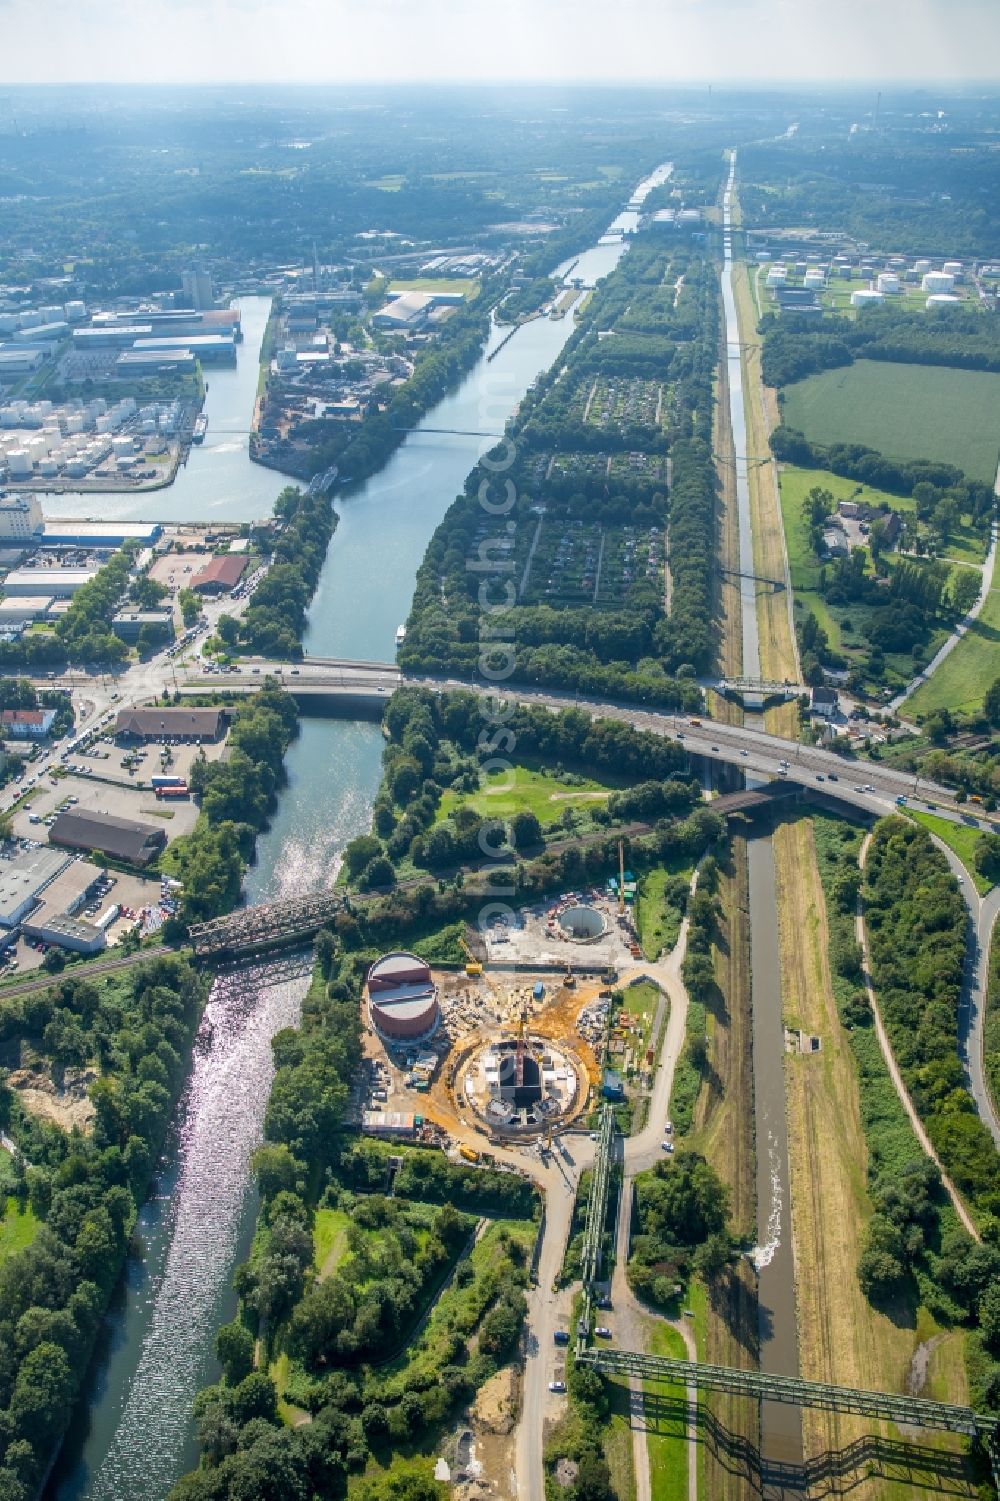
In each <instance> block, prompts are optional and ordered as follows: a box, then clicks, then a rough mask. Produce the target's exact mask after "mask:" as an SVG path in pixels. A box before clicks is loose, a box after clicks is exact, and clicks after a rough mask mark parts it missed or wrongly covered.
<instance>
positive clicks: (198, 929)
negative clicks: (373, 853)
mask: <svg viewBox="0 0 1000 1501" xmlns="http://www.w3.org/2000/svg"><path fill="white" fill-rule="evenodd" d="M347 905H348V899H347V896H346V894H345V893H343V892H337V891H319V892H314V893H312V894H310V895H307V896H297V897H292V898H290V899H289V900H287V901H283V902H264V903H261V905H260V906H257V907H238V908H237V910H236V911H235V912H230V913H228V914H227V915H226V916H225V917H215V918H213V919H212V920H211V922H202V923H193V924H192V925H191V927H190V928H189V930H188V931H189V933H190V936H191V943H192V945H193V947H194V951H195V955H196V956H197V958H199V959H213V958H221V957H224V956H229V955H237V954H252V953H255V952H258V951H260V950H262V949H270V948H277V947H279V946H281V945H283V944H287V943H297V942H299V941H301V940H302V939H305V938H315V936H316V934H317V933H318V932H319V930H320V928H323V927H325V926H326V925H327V923H329V922H332V920H333V919H334V918H335V917H336V915H337V913H338V912H343V911H344V910H345V909H346V907H347Z"/></svg>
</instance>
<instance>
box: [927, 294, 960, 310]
mask: <svg viewBox="0 0 1000 1501" xmlns="http://www.w3.org/2000/svg"><path fill="white" fill-rule="evenodd" d="M961 300H962V299H961V297H956V296H955V294H954V292H934V293H933V294H932V295H931V296H930V297H928V299H927V302H926V304H925V306H926V307H953V306H954V305H955V303H956V302H961Z"/></svg>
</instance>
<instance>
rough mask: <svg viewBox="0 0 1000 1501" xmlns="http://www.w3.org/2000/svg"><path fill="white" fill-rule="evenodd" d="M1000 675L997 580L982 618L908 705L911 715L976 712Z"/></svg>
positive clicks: (975, 622) (969, 630) (976, 621)
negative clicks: (940, 710) (938, 712)
mask: <svg viewBox="0 0 1000 1501" xmlns="http://www.w3.org/2000/svg"><path fill="white" fill-rule="evenodd" d="M997 677H1000V588H998V587H997V584H996V582H994V586H993V588H992V589H991V590H990V592H989V594H988V595H987V596H986V603H985V604H984V605H983V608H982V611H981V613H980V615H979V617H978V619H976V620H974V621H973V622H972V625H971V626H970V627H969V629H968V630H967V631H966V633H965V635H964V636H963V637H962V639H961V641H960V642H959V643H958V645H957V646H956V647H955V649H954V651H953V652H951V653H950V654H949V655H948V656H947V657H945V659H944V661H943V662H942V663H941V666H940V667H939V668H938V669H937V671H936V672H934V673H932V675H931V676H930V677H929V678H928V679H927V682H926V683H922V684H921V686H920V687H919V688H918V689H917V691H916V693H915V694H914V695H913V697H912V698H911V699H910V700H909V702H908V703H907V705H906V712H907V714H912V715H914V716H915V717H916V718H917V719H922V718H924V717H926V715H928V714H933V713H934V711H935V709H950V710H951V711H952V713H955V712H960V713H962V714H974V713H976V712H977V711H978V710H979V709H981V708H982V706H983V695H984V694H985V692H986V690H987V688H988V687H989V686H990V684H991V683H992V682H993V680H994V678H997Z"/></svg>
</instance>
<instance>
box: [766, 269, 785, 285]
mask: <svg viewBox="0 0 1000 1501" xmlns="http://www.w3.org/2000/svg"><path fill="white" fill-rule="evenodd" d="M787 275H788V273H787V272H786V270H785V268H784V266H772V267H771V269H770V271H769V272H768V273H767V282H766V285H767V286H769V287H783V286H784V285H785V279H786V277H787Z"/></svg>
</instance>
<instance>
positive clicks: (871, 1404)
mask: <svg viewBox="0 0 1000 1501" xmlns="http://www.w3.org/2000/svg"><path fill="white" fill-rule="evenodd" d="M576 1361H577V1364H578V1365H585V1366H590V1367H591V1368H592V1369H594V1370H596V1371H600V1373H601V1375H603V1376H637V1377H639V1378H641V1379H642V1380H644V1381H661V1382H664V1383H669V1384H671V1385H677V1386H680V1387H688V1386H697V1387H701V1388H702V1390H705V1391H714V1392H730V1393H735V1394H736V1395H737V1396H744V1397H753V1398H755V1399H757V1400H760V1401H767V1402H787V1403H789V1404H790V1405H791V1406H793V1407H814V1408H820V1409H822V1410H824V1411H826V1412H845V1413H856V1414H857V1415H858V1416H859V1417H867V1418H883V1419H885V1420H886V1421H887V1422H890V1423H904V1424H905V1423H909V1424H911V1425H913V1426H915V1427H920V1428H936V1429H939V1430H943V1431H945V1432H947V1433H962V1434H965V1435H966V1436H967V1437H969V1438H975V1439H979V1440H980V1441H981V1442H982V1443H983V1445H984V1447H985V1448H986V1451H987V1453H988V1454H989V1457H990V1461H991V1463H992V1465H993V1476H994V1480H997V1479H1000V1421H998V1419H997V1418H996V1416H994V1415H992V1414H989V1413H981V1412H975V1411H974V1410H973V1409H972V1408H971V1407H958V1406H955V1405H953V1404H952V1403H950V1402H931V1401H929V1400H928V1399H927V1398H926V1397H905V1396H898V1395H892V1394H889V1393H886V1392H869V1391H864V1390H862V1389H860V1388H857V1387H852V1386H830V1385H828V1384H827V1383H826V1382H822V1381H804V1380H803V1379H802V1378H801V1377H799V1376H772V1375H769V1374H767V1373H766V1372H764V1371H741V1370H736V1369H735V1368H732V1367H730V1366H718V1365H703V1364H702V1363H701V1362H700V1361H691V1360H675V1359H673V1358H672V1357H670V1356H667V1355H647V1354H645V1353H639V1352H636V1351H632V1350H608V1349H603V1348H602V1349H586V1350H584V1349H581V1350H578V1351H577V1355H576Z"/></svg>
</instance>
